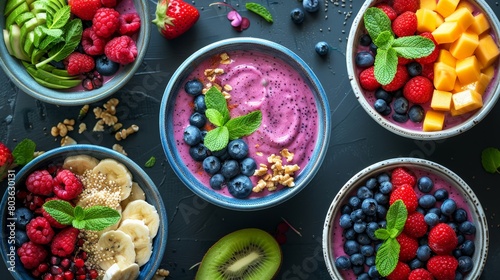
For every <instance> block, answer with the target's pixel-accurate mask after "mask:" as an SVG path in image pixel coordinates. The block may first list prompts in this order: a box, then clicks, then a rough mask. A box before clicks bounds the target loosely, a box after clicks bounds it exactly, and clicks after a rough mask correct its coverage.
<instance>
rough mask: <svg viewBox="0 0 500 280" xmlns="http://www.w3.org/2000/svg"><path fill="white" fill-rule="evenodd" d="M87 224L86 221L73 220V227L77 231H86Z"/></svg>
mask: <svg viewBox="0 0 500 280" xmlns="http://www.w3.org/2000/svg"><path fill="white" fill-rule="evenodd" d="M85 224H86V222H85V221H84V220H73V222H72V223H71V225H72V226H73V227H74V228H77V229H85Z"/></svg>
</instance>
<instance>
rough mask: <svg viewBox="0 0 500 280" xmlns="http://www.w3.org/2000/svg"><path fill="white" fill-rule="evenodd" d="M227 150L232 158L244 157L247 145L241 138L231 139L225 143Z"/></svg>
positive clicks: (246, 152)
mask: <svg viewBox="0 0 500 280" xmlns="http://www.w3.org/2000/svg"><path fill="white" fill-rule="evenodd" d="M227 152H228V153H229V156H230V157H231V158H233V159H244V158H245V157H246V156H247V155H248V145H247V143H246V142H245V141H243V140H242V139H236V140H232V141H230V142H229V144H227Z"/></svg>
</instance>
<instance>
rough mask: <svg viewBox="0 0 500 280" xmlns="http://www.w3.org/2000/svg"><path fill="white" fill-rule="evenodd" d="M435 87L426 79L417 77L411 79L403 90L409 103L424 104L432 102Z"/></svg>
mask: <svg viewBox="0 0 500 280" xmlns="http://www.w3.org/2000/svg"><path fill="white" fill-rule="evenodd" d="M433 92H434V85H433V84H432V82H431V81H430V80H429V79H427V78H426V77H422V76H416V77H413V78H411V79H410V80H409V81H408V83H406V85H405V86H404V88H403V95H404V97H406V99H408V101H410V102H413V103H416V104H423V103H426V102H428V101H429V100H431V98H432V94H433Z"/></svg>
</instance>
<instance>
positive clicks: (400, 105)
mask: <svg viewBox="0 0 500 280" xmlns="http://www.w3.org/2000/svg"><path fill="white" fill-rule="evenodd" d="M392 108H393V109H394V112H396V113H399V114H406V112H408V99H406V98H404V97H398V98H396V99H395V100H394V102H393V103H392Z"/></svg>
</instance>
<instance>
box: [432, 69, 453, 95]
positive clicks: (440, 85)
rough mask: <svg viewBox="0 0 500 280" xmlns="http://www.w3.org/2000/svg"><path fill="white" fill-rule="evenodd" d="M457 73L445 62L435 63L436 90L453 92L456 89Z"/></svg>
mask: <svg viewBox="0 0 500 280" xmlns="http://www.w3.org/2000/svg"><path fill="white" fill-rule="evenodd" d="M456 79H457V73H456V72H455V68H454V67H451V66H449V65H447V64H445V63H443V62H436V63H434V88H435V89H437V90H443V91H451V90H452V89H453V88H454V87H455V81H456Z"/></svg>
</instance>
